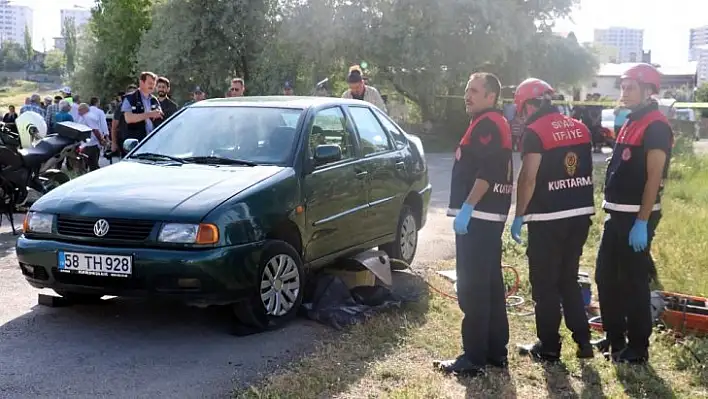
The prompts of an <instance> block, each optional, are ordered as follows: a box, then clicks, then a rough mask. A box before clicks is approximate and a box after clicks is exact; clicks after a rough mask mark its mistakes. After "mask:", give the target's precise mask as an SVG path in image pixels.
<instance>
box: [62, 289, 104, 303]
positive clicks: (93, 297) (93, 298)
mask: <svg viewBox="0 0 708 399" xmlns="http://www.w3.org/2000/svg"><path fill="white" fill-rule="evenodd" d="M54 292H56V293H57V294H59V295H60V296H61V297H62V298H64V299H66V300H67V301H69V302H71V303H96V302H98V301H100V300H101V298H103V295H101V294H80V293H78V292H72V291H65V290H54Z"/></svg>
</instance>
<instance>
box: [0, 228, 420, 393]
mask: <svg viewBox="0 0 708 399" xmlns="http://www.w3.org/2000/svg"><path fill="white" fill-rule="evenodd" d="M6 236H9V235H6V234H2V235H0V237H1V239H2V242H3V243H5V242H6V241H8V239H7V237H6ZM3 245H9V244H7V243H5V244H3ZM17 273H18V274H19V271H17ZM395 275H396V277H395V278H396V280H395V281H396V282H395V284H396V287H397V290H396V291H397V292H398V288H399V287H400V289H401V290H402V291H404V292H406V294H407V293H410V290H412V289H421V290H423V289H424V283H422V282H415V281H411V279H416V277H412V276H410V275H409V274H405V273H395ZM17 283H18V284H20V282H19V280H18V281H17ZM22 283H24V281H22ZM26 292H27V291H22V292H21V293H26ZM29 292H31V295H32V296H33V297H32V298H31V300H32V303H36V294H37V293H39V292H40V291H38V290H32V291H29ZM106 298H107V299H104V300H102V301H100V302H99V303H97V304H88V305H72V306H67V307H47V306H41V305H34V306H29V307H26V308H24V309H22V310H21V311H20V312H17V313H22V311H25V312H26V313H24V314H22V315H21V316H19V317H16V318H14V319H12V320H10V321H8V322H6V323H5V324H3V325H0V353H1V354H2V356H0V387H2V389H0V396H3V395H4V394H8V395H9V396H10V397H27V396H32V397H73V398H79V397H100V396H118V397H146V398H154V397H223V396H224V395H227V394H228V392H231V390H232V389H234V387H239V386H244V385H249V384H252V383H254V382H255V381H257V380H259V379H260V378H262V377H263V376H267V375H268V374H269V373H270V372H272V371H273V370H275V369H277V368H279V367H282V366H284V365H286V364H288V363H290V362H292V361H296V360H298V359H300V358H302V357H303V356H305V355H306V353H308V352H309V351H311V350H312V349H313V348H314V343H315V342H316V341H319V340H322V339H326V341H327V342H338V340H339V339H340V337H341V333H340V332H338V331H335V330H333V329H331V328H328V327H325V326H323V325H321V324H318V323H315V322H313V321H309V320H305V319H298V320H296V321H295V322H293V323H292V324H291V325H289V326H288V327H286V328H284V329H281V330H278V331H271V332H266V333H261V334H254V335H249V336H245V337H235V336H233V335H231V334H230V333H231V331H232V327H233V325H232V324H231V323H232V318H231V317H230V316H231V315H230V313H229V310H228V309H227V308H223V307H212V308H207V309H198V308H192V307H187V306H184V305H182V304H179V303H174V302H169V301H162V300H160V301H158V300H136V299H124V298H111V297H106ZM426 303H427V302H426ZM418 305H420V304H415V306H416V307H417V306H418ZM408 322H410V320H408ZM403 330H404V329H402V328H394V329H392V330H391V331H393V332H392V333H391V334H395V335H396V336H390V337H388V338H386V339H387V340H390V342H393V341H396V340H399V339H400V338H401V337H400V336H399V335H400V334H401V333H399V331H403ZM381 339H384V338H383V336H382V337H381ZM387 342H388V341H387ZM355 344H356V345H369V343H368V342H358V343H355ZM387 347H390V348H393V347H394V346H392V345H387ZM360 355H363V353H361V354H360ZM360 355H357V356H360ZM385 355H386V353H385V351H377V352H372V353H370V354H369V355H368V356H363V357H361V358H360V360H361V363H360V364H359V365H358V366H357V367H356V368H352V370H351V373H349V377H348V378H352V379H353V380H354V379H356V378H357V375H362V374H360V373H363V372H364V371H356V370H362V369H365V366H366V365H367V364H369V363H370V361H371V360H373V359H374V358H378V357H379V356H385ZM330 361H335V359H330Z"/></svg>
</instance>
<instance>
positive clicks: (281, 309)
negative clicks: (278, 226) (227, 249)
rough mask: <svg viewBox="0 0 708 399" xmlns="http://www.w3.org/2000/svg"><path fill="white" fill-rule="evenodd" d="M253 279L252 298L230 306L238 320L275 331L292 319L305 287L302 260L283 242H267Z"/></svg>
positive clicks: (293, 249) (263, 329) (298, 306)
mask: <svg viewBox="0 0 708 399" xmlns="http://www.w3.org/2000/svg"><path fill="white" fill-rule="evenodd" d="M279 265H282V266H279ZM279 267H282V269H281V270H280V271H279V270H278V268H279ZM256 279H257V283H256V286H254V287H253V294H252V295H251V297H250V298H248V300H246V301H245V302H239V303H236V304H234V305H233V311H234V315H235V316H236V318H237V319H238V321H239V322H241V323H242V324H245V325H246V326H247V327H250V328H252V329H256V330H260V331H265V330H271V329H278V328H280V327H282V326H284V325H285V324H287V323H288V322H290V321H291V320H292V319H293V318H295V316H296V315H297V312H298V309H299V308H300V305H301V304H302V297H303V292H304V288H305V273H304V268H303V265H302V259H301V258H300V255H299V254H298V252H297V251H296V250H295V248H293V247H292V246H291V245H290V244H288V243H286V242H285V241H279V240H272V241H268V242H266V244H265V246H264V248H263V251H262V253H261V260H260V263H259V265H258V274H257V278H256ZM293 291H294V292H293ZM283 304H285V306H283Z"/></svg>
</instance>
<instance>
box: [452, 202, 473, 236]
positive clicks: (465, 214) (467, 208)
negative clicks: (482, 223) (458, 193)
mask: <svg viewBox="0 0 708 399" xmlns="http://www.w3.org/2000/svg"><path fill="white" fill-rule="evenodd" d="M473 211H474V207H473V206H472V205H470V204H468V203H466V202H465V203H464V204H462V209H460V211H459V212H457V216H455V222H454V223H453V224H452V228H453V229H454V230H455V234H459V235H465V234H467V225H468V224H469V223H470V218H472V212H473Z"/></svg>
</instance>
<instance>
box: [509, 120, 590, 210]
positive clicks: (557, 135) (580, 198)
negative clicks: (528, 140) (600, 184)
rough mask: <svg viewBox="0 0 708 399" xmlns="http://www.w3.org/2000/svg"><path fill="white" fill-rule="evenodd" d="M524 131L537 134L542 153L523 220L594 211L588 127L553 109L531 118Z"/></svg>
mask: <svg viewBox="0 0 708 399" xmlns="http://www.w3.org/2000/svg"><path fill="white" fill-rule="evenodd" d="M525 134H535V135H537V136H538V138H539V139H540V141H541V144H542V146H543V153H542V158H541V165H540V166H539V169H538V174H537V175H536V188H535V190H534V192H533V196H532V197H531V202H529V205H528V208H527V209H526V214H525V215H524V216H523V217H524V221H525V222H542V221H549V220H558V219H568V218H572V217H576V216H583V215H593V214H594V213H595V199H594V196H593V176H592V170H593V165H592V140H591V137H590V132H589V131H588V128H587V127H586V126H585V125H584V124H582V123H581V122H580V121H578V120H575V119H572V118H569V117H567V116H565V115H562V114H560V113H558V112H557V111H552V112H549V113H546V114H543V115H540V116H539V117H538V118H537V119H535V120H532V121H530V123H529V124H527V126H526V132H525Z"/></svg>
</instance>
